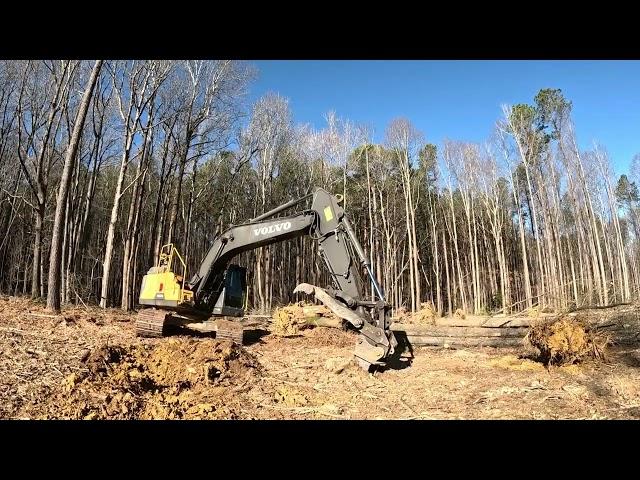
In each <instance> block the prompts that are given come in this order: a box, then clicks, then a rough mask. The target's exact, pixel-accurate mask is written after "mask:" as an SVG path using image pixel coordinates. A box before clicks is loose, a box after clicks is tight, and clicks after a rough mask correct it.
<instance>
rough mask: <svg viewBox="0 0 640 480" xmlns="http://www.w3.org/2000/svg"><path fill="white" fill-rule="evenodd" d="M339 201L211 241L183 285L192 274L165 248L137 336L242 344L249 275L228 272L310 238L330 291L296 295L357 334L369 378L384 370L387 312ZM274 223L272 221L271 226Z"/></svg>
mask: <svg viewBox="0 0 640 480" xmlns="http://www.w3.org/2000/svg"><path fill="white" fill-rule="evenodd" d="M308 199H311V205H310V207H309V208H306V209H303V210H302V211H299V212H298V213H295V214H293V215H289V216H285V217H275V216H276V215H277V214H279V213H281V212H283V211H284V210H287V209H289V208H292V207H293V206H296V205H299V204H301V203H303V202H305V201H307V200H308ZM342 203H343V202H342V197H341V196H340V195H332V194H331V193H329V192H327V191H326V190H324V189H322V188H315V189H314V191H313V193H310V194H309V195H306V196H305V197H302V198H299V199H296V200H292V201H291V202H288V203H286V204H284V205H281V206H279V207H277V208H274V209H273V210H270V211H268V212H266V213H264V214H263V215H260V216H258V217H256V218H253V219H252V220H250V221H248V222H247V223H244V224H241V225H234V226H231V227H230V228H229V229H228V230H226V231H225V232H224V233H222V234H221V235H219V236H218V237H217V238H215V239H214V241H213V245H212V246H211V248H210V250H209V252H208V253H207V255H206V257H205V258H204V260H203V261H202V263H201V265H200V268H199V269H198V271H197V272H196V273H195V275H193V277H192V278H191V279H190V280H189V281H186V275H187V266H186V264H185V261H184V259H183V258H182V257H181V256H180V254H179V253H178V251H177V250H176V248H175V247H174V245H173V244H169V245H165V246H164V247H162V251H161V252H160V256H159V262H158V264H157V265H156V266H154V267H152V268H151V269H149V271H148V272H147V274H146V275H145V276H144V278H143V280H142V286H141V289H140V298H139V303H140V306H141V308H140V310H139V313H138V317H137V319H136V332H137V335H138V336H142V337H162V336H165V335H167V334H168V332H169V328H170V327H175V326H188V327H189V328H197V329H199V330H204V331H208V330H209V331H215V332H216V338H226V339H230V340H233V341H236V342H238V343H240V344H241V343H242V341H243V334H244V330H245V328H246V327H247V325H248V323H247V319H246V318H244V315H245V301H246V269H245V268H242V267H240V266H238V265H235V264H231V261H232V260H233V258H234V257H236V256H237V255H238V254H240V253H242V252H246V251H248V250H253V249H256V248H259V247H263V246H266V245H271V244H273V243H277V242H281V241H285V240H289V239H293V238H298V237H301V236H304V235H308V236H309V237H311V238H312V239H313V240H315V241H317V242H318V252H319V255H320V256H321V257H322V259H323V260H324V263H325V265H326V266H327V268H328V271H329V273H330V277H331V279H332V283H333V285H332V286H331V288H326V289H325V288H320V287H317V286H314V285H310V284H308V283H302V284H300V285H298V286H297V287H296V288H295V290H294V292H303V293H305V294H308V295H315V298H316V299H317V300H320V301H321V302H322V303H324V304H325V305H326V306H327V307H328V308H329V309H330V310H331V311H333V312H334V313H335V314H336V315H337V316H338V317H340V318H342V319H344V320H345V321H347V322H349V324H350V325H351V326H352V327H353V328H355V329H356V330H358V331H359V333H360V334H359V335H358V339H357V341H356V347H355V351H354V354H355V357H356V359H357V361H358V363H359V364H360V366H361V367H363V368H364V369H366V370H369V369H370V368H372V367H375V366H384V365H385V364H386V362H387V360H388V358H389V357H390V356H391V355H392V354H393V353H394V350H395V347H396V346H397V341H396V339H395V337H394V335H393V333H392V332H391V330H390V328H389V326H390V315H389V312H390V305H389V304H388V303H387V302H386V301H385V299H384V295H383V293H382V290H381V288H380V286H379V285H378V283H377V282H376V280H375V277H374V276H373V275H372V273H371V267H370V264H369V261H368V259H367V258H366V256H365V254H364V251H363V249H362V246H361V245H360V242H359V241H358V239H357V238H356V236H355V234H354V231H353V228H352V226H351V224H350V222H349V220H348V218H347V217H346V215H345V212H344V209H343V207H342V205H341V204H342ZM274 217H275V218H274ZM362 269H364V271H365V272H366V274H367V277H368V280H369V281H370V282H371V285H372V287H373V291H374V292H375V296H376V297H377V299H375V300H366V299H365V296H364V290H363V280H362V275H361V270H362Z"/></svg>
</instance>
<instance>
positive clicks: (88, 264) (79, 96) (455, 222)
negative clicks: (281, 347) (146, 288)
mask: <svg viewBox="0 0 640 480" xmlns="http://www.w3.org/2000/svg"><path fill="white" fill-rule="evenodd" d="M256 73H257V72H256V71H255V69H254V68H253V67H252V66H251V65H250V64H248V63H246V62H242V61H222V60H221V61H200V60H198V61H166V60H149V61H142V60H135V61H92V62H89V61H73V60H71V61H67V60H65V61H34V60H31V61H2V62H0V111H1V112H2V114H1V115H0V173H1V175H0V290H1V291H2V292H5V293H8V294H12V295H30V296H31V297H33V298H42V299H44V298H46V299H47V302H48V305H49V307H50V308H52V309H54V310H55V309H59V307H60V303H61V302H63V303H67V302H75V303H95V304H99V305H101V306H102V307H107V306H118V307H121V308H123V309H126V310H130V309H134V308H136V303H137V296H138V294H139V287H140V283H141V279H142V276H143V275H144V274H145V273H146V271H147V269H148V268H149V267H151V266H153V265H154V264H155V263H156V262H157V261H158V254H159V250H160V247H161V246H162V245H163V244H166V243H170V242H172V243H174V244H176V246H177V247H178V249H179V251H180V252H181V253H182V254H183V256H184V257H185V258H186V262H187V265H188V272H194V271H195V269H197V267H198V266H199V263H200V261H201V260H202V258H203V257H204V255H205V254H206V252H207V251H208V248H209V247H210V245H211V243H212V241H213V238H214V237H215V236H216V235H217V234H219V233H221V232H222V231H224V230H225V229H226V228H228V227H229V226H230V225H233V224H239V223H243V222H245V221H247V220H249V219H250V218H253V217H256V216H257V215H260V214H261V213H264V212H266V211H268V210H270V209H272V208H274V207H276V206H278V205H281V204H283V203H285V202H287V201H289V200H291V199H294V198H299V197H302V196H304V195H306V194H307V193H309V192H311V190H312V188H313V187H315V186H320V187H323V188H325V189H327V190H329V191H332V192H334V193H340V194H341V195H343V197H344V202H345V209H346V211H347V214H348V215H349V216H350V218H351V219H352V223H353V224H354V227H355V229H356V232H357V235H358V236H359V238H360V240H361V243H362V244H363V247H364V248H365V251H366V254H367V255H368V256H369V257H370V261H371V265H372V270H373V273H374V275H375V276H376V277H377V279H378V282H379V283H380V285H381V286H382V288H383V291H384V292H385V296H386V299H387V301H389V303H391V304H392V306H393V307H394V308H399V307H406V308H408V309H410V310H416V309H419V308H421V306H422V305H423V304H424V303H430V304H431V306H432V308H434V309H435V310H437V311H438V312H439V313H440V314H442V315H445V314H451V313H452V312H454V311H455V310H457V309H462V310H463V311H465V312H468V313H498V312H504V313H511V312H514V311H520V310H523V309H526V308H534V307H536V308H540V309H552V310H567V309H571V308H576V307H580V306H584V305H608V304H612V303H617V302H627V301H631V300H634V299H637V298H638V297H639V296H640V269H639V255H640V196H639V193H638V187H637V184H638V182H640V156H638V155H636V157H635V158H634V159H633V161H632V164H631V169H630V171H629V172H628V173H627V174H624V175H621V176H619V177H616V176H615V175H614V172H613V169H612V166H611V162H610V159H609V157H608V155H607V151H606V149H605V148H604V147H603V146H601V145H593V147H592V148H590V149H588V150H583V149H581V148H580V147H579V146H578V143H577V140H576V134H575V129H574V124H573V121H572V116H571V110H572V104H571V102H570V101H569V100H568V99H566V98H565V97H564V95H563V93H562V92H561V91H560V90H557V89H543V90H540V92H539V93H538V94H537V95H536V97H535V98H534V99H532V101H531V102H530V103H522V104H518V105H513V106H504V107H503V108H502V111H501V112H497V117H498V118H497V120H496V123H495V128H494V131H493V134H492V135H491V137H490V138H488V139H487V140H486V141H485V142H483V143H471V142H465V141H457V140H445V141H444V142H442V144H440V145H437V146H436V145H434V144H433V143H430V142H428V141H427V139H426V137H425V136H424V134H423V132H420V131H418V130H417V129H416V127H415V126H414V125H413V124H412V123H411V121H410V120H408V119H405V118H398V119H394V120H392V121H391V122H390V123H389V125H388V126H387V128H386V131H385V132H384V134H383V135H381V137H383V140H382V141H380V142H375V141H374V132H373V130H372V129H371V128H369V127H367V126H366V125H360V124H356V123H354V122H351V121H349V120H345V119H341V118H339V117H338V116H337V115H336V114H335V113H334V112H329V113H328V114H327V115H326V125H325V126H323V127H322V128H320V129H315V128H312V127H310V126H309V125H297V124H295V123H294V122H293V120H292V112H291V107H290V105H289V102H288V100H287V99H286V98H283V97H281V96H280V95H278V94H275V93H269V94H266V95H265V96H263V97H262V98H260V99H258V100H257V101H256V102H254V103H253V104H249V102H248V101H247V96H246V93H247V92H248V89H249V88H250V86H251V84H252V82H253V80H254V78H255V76H256ZM236 261H237V263H239V264H241V265H243V266H246V267H247V268H248V284H249V294H248V305H249V308H251V309H255V310H261V311H269V310H270V309H271V308H272V307H273V306H275V305H277V304H281V303H286V302H290V301H294V300H297V298H296V297H295V296H294V295H293V293H292V291H293V288H294V287H295V285H297V284H298V283H301V282H309V283H314V284H317V285H320V286H322V285H326V284H327V282H329V278H328V273H327V272H326V271H325V270H324V268H323V266H322V264H321V259H320V258H319V256H318V254H317V245H316V243H315V242H314V241H313V239H311V238H304V237H303V238H299V239H296V240H290V241H287V242H283V243H279V244H275V245H271V246H269V247H263V248H260V249H257V250H254V251H250V252H246V253H243V254H241V255H240V256H239V258H237V259H236ZM367 294H372V292H371V287H370V285H367Z"/></svg>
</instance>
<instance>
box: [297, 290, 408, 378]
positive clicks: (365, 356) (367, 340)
mask: <svg viewBox="0 0 640 480" xmlns="http://www.w3.org/2000/svg"><path fill="white" fill-rule="evenodd" d="M298 292H303V293H305V294H307V295H315V298H316V299H317V300H320V301H321V302H322V303H323V304H324V305H325V306H326V307H327V308H328V309H329V310H331V311H332V312H333V313H334V314H335V315H336V316H338V317H339V318H342V319H344V320H346V321H348V322H349V323H351V325H353V326H354V327H355V328H356V329H358V330H359V331H360V335H359V337H358V340H357V343H356V347H355V350H354V355H355V357H356V360H357V361H358V364H359V365H360V366H361V367H362V368H363V369H365V370H367V371H368V370H369V369H370V367H371V366H372V365H384V364H385V360H386V359H387V357H388V356H389V355H391V354H393V352H394V349H395V347H396V346H397V345H398V342H397V341H396V339H395V337H394V335H393V333H392V332H391V331H390V330H388V331H384V330H383V329H382V328H380V327H377V326H375V325H372V324H371V323H368V322H367V321H365V320H364V319H363V318H362V317H361V316H360V315H358V313H357V312H355V311H353V310H351V309H349V308H348V307H346V306H345V305H344V304H342V303H341V302H339V301H338V300H336V299H335V298H333V297H332V296H331V295H329V294H328V293H327V292H326V290H324V289H323V288H320V287H316V286H315V285H311V284H309V283H301V284H300V285H298V286H297V287H296V288H295V289H294V291H293V293H298Z"/></svg>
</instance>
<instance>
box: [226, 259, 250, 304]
mask: <svg viewBox="0 0 640 480" xmlns="http://www.w3.org/2000/svg"><path fill="white" fill-rule="evenodd" d="M245 275H246V269H244V268H242V267H239V266H237V265H229V267H228V268H227V272H226V275H225V277H226V278H225V289H226V301H225V304H226V305H228V306H229V307H235V308H242V306H243V304H244V291H245V284H246V283H245Z"/></svg>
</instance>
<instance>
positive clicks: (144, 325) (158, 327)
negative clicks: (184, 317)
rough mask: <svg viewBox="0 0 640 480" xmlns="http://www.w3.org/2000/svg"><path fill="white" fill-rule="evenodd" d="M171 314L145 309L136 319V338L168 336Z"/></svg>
mask: <svg viewBox="0 0 640 480" xmlns="http://www.w3.org/2000/svg"><path fill="white" fill-rule="evenodd" d="M170 317H171V312H167V311H165V310H158V309H156V308H145V309H144V310H141V311H140V312H138V317H137V318H136V336H138V337H147V338H160V337H163V336H164V335H166V333H167V332H166V330H167V328H166V327H167V321H168V320H169V318H170Z"/></svg>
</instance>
